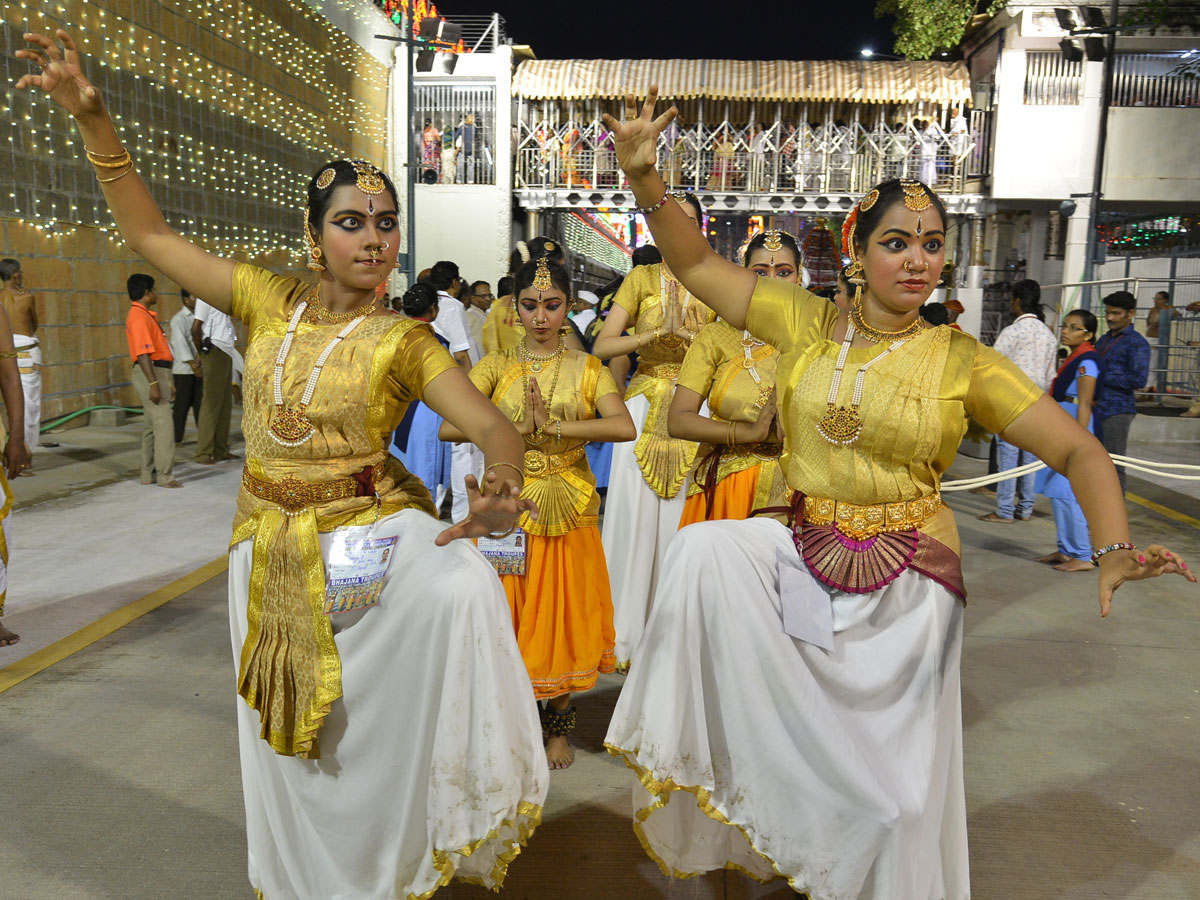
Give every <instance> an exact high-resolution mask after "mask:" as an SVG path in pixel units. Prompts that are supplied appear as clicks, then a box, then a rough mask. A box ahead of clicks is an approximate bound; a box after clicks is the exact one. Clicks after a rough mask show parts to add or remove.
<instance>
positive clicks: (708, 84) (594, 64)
mask: <svg viewBox="0 0 1200 900" xmlns="http://www.w3.org/2000/svg"><path fill="white" fill-rule="evenodd" d="M651 84H657V85H658V88H659V94H660V96H662V97H664V98H667V99H671V100H692V99H695V98H698V97H704V98H707V99H712V100H758V101H787V102H793V103H794V102H826V101H844V102H850V103H918V102H921V101H924V102H926V103H935V104H951V103H962V102H963V101H965V100H966V99H967V98H968V97H969V96H970V93H971V84H970V78H969V76H968V75H967V68H966V66H965V65H963V64H962V63H961V62H953V63H945V62H930V61H907V60H904V61H897V62H885V61H878V62H877V61H874V60H870V61H868V60H862V61H859V60H804V59H800V60H794V59H785V60H759V61H746V60H738V59H534V60H529V61H527V62H523V63H521V65H519V66H518V67H517V72H516V75H515V76H514V77H513V94H514V95H515V96H518V97H523V98H525V99H528V100H594V99H615V98H618V97H622V96H624V95H625V93H626V92H627V91H634V92H638V93H640V92H643V91H645V90H646V88H647V87H649V86H650V85H651Z"/></svg>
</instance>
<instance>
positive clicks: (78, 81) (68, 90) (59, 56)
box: [17, 28, 104, 118]
mask: <svg viewBox="0 0 1200 900" xmlns="http://www.w3.org/2000/svg"><path fill="white" fill-rule="evenodd" d="M54 35H55V37H57V38H58V40H59V41H61V42H62V49H61V50H60V49H59V46H58V44H57V43H55V42H54V41H53V40H51V39H50V38H48V37H46V35H44V34H37V33H36V32H30V33H28V34H26V35H25V40H26V41H28V42H29V43H30V44H32V45H33V47H32V48H30V49H25V50H18V51H17V56H18V57H20V58H21V59H27V60H29V61H30V62H32V63H33V64H34V65H36V66H38V67H39V68H40V69H41V70H42V71H41V74H39V75H22V76H21V77H20V78H19V79H17V89H18V90H25V89H26V88H38V89H39V90H41V91H44V92H45V93H46V94H48V95H49V96H50V99H51V100H53V101H54V102H55V103H57V104H58V105H59V106H61V107H62V108H63V109H65V110H66V111H67V112H69V113H70V114H71V115H73V116H75V117H76V118H79V117H80V116H88V115H94V114H97V113H101V112H103V111H104V103H103V101H102V100H101V99H100V92H99V91H98V90H96V86H95V85H93V84H92V83H91V82H90V81H88V80H87V78H86V76H84V74H83V69H82V68H81V67H80V64H79V51H78V50H77V49H76V48H75V41H74V40H72V38H71V35H69V34H68V33H67V32H66V31H64V30H63V29H61V28H59V29H57V30H56V31H55V32H54Z"/></svg>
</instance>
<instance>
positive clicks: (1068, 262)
mask: <svg viewBox="0 0 1200 900" xmlns="http://www.w3.org/2000/svg"><path fill="white" fill-rule="evenodd" d="M1091 209H1092V200H1091V198H1090V197H1076V198H1075V212H1074V213H1073V214H1072V215H1071V218H1069V219H1067V244H1066V250H1065V251H1064V253H1063V273H1062V280H1063V283H1064V284H1072V283H1074V282H1078V281H1082V280H1083V275H1084V270H1085V268H1086V259H1085V257H1086V255H1087V239H1088V230H1089V228H1090V224H1091ZM1061 305H1062V306H1063V307H1064V308H1066V307H1069V308H1071V309H1079V308H1081V307H1082V308H1084V309H1091V304H1090V303H1089V302H1088V297H1087V292H1084V291H1081V289H1080V288H1078V287H1071V288H1063V292H1062V300H1061Z"/></svg>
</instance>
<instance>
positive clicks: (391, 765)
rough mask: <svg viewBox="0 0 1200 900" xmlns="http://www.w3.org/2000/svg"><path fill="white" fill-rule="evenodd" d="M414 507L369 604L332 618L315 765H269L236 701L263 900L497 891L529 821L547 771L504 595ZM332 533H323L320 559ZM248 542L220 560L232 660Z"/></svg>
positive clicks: (400, 518) (476, 561)
mask: <svg viewBox="0 0 1200 900" xmlns="http://www.w3.org/2000/svg"><path fill="white" fill-rule="evenodd" d="M444 527H445V526H444V525H442V524H440V523H438V522H437V521H436V520H434V519H433V518H432V517H430V516H429V515H427V514H425V513H423V512H421V511H419V510H405V511H403V512H400V513H396V514H395V515H392V516H388V517H387V518H384V519H381V520H380V522H379V526H378V533H379V534H380V535H382V536H387V535H392V534H395V535H398V536H399V541H398V542H397V545H396V556H395V559H394V562H393V564H392V568H391V570H390V571H389V574H388V579H387V582H386V583H385V586H384V591H383V597H382V601H381V603H380V604H379V605H378V606H376V607H373V608H371V609H368V610H363V611H360V612H353V613H342V614H340V615H336V616H334V617H333V625H334V632H335V640H336V642H337V647H338V652H339V653H340V655H341V663H342V690H343V697H342V698H341V699H340V700H337V701H335V702H334V704H333V708H332V710H331V712H330V713H329V715H328V716H327V717H326V718H325V720H324V724H323V725H322V727H321V730H320V733H319V740H320V747H321V756H322V758H321V759H319V760H305V759H297V758H295V757H288V756H279V755H277V754H276V753H275V752H274V751H272V750H271V748H270V747H269V746H267V744H266V743H265V742H264V741H263V740H262V739H261V738H260V737H259V721H258V714H257V713H256V712H255V711H253V710H251V709H250V708H249V707H248V706H247V705H246V703H245V702H244V701H243V700H242V699H241V698H240V697H239V698H238V700H237V706H238V736H239V741H240V747H241V764H242V782H243V788H244V792H245V800H246V837H247V841H248V844H249V858H250V866H249V869H250V882H251V884H252V885H253V886H254V887H255V888H257V889H258V890H259V891H261V893H262V896H263V897H265V900H410V898H414V897H416V898H427V897H430V896H432V895H433V894H434V893H435V892H436V890H437V889H438V888H439V887H440V886H442V885H444V884H446V883H447V882H449V881H450V879H451V878H459V879H463V880H466V881H473V882H477V883H480V884H483V885H485V886H487V887H497V886H498V885H499V883H500V881H501V880H502V879H503V877H504V874H505V871H506V869H507V865H508V863H509V861H510V860H511V859H512V858H513V857H515V856H516V855H517V854H518V853H519V852H520V846H521V844H523V843H524V841H525V839H526V838H527V837H528V835H529V834H530V833H531V832H532V831H533V828H534V827H535V826H536V825H537V823H538V821H539V820H540V817H541V807H542V804H543V802H544V800H545V797H546V789H547V786H548V783H549V772H548V770H547V767H546V753H545V750H544V749H543V745H542V733H541V724H540V722H539V719H538V714H537V708H536V706H535V703H534V698H533V688H532V686H531V685H530V682H529V676H528V675H527V674H526V671H525V665H524V663H523V662H522V660H521V654H520V651H519V650H518V649H517V642H516V638H515V637H514V635H513V629H512V620H511V616H510V615H509V611H508V604H507V601H506V600H505V596H504V591H503V589H502V588H501V587H500V581H499V579H498V578H497V577H496V575H495V573H494V571H493V570H492V568H491V566H490V565H488V563H487V562H486V561H485V560H484V559H483V557H482V556H481V555H480V553H479V551H478V550H476V549H475V547H474V546H473V545H472V544H470V543H469V542H466V541H455V542H454V543H453V544H451V545H450V546H449V547H435V546H434V545H433V540H434V538H435V537H436V536H437V535H438V533H439V532H440V531H442V529H443V528H444ZM329 541H330V536H329V535H324V534H323V535H321V548H322V551H323V552H325V553H328V546H329ZM252 555H253V554H252V542H251V541H243V542H241V543H239V544H238V545H237V546H236V547H234V548H233V549H232V550H231V551H230V555H229V601H230V614H231V615H230V620H231V632H232V638H233V651H234V660H235V665H236V662H237V660H238V658H239V656H240V652H241V647H242V642H243V640H244V638H245V635H246V605H247V592H248V586H249V582H250V568H251V560H252Z"/></svg>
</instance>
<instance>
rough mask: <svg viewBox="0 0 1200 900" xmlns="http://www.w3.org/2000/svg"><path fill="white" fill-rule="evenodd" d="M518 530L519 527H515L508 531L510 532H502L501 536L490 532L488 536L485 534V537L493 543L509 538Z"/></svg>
mask: <svg viewBox="0 0 1200 900" xmlns="http://www.w3.org/2000/svg"><path fill="white" fill-rule="evenodd" d="M516 530H517V526H516V525H514V526H513V527H512V528H510V529H508V531H502V532H500V534H496V533H495V532H494V531H492V532H488V533H487V534H485V535H484V537H486V538H490V539H491V540H493V541H499V540H503V539H504V538H506V537H508V536H509V535H510V534H512V533H513V532H514V531H516Z"/></svg>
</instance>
